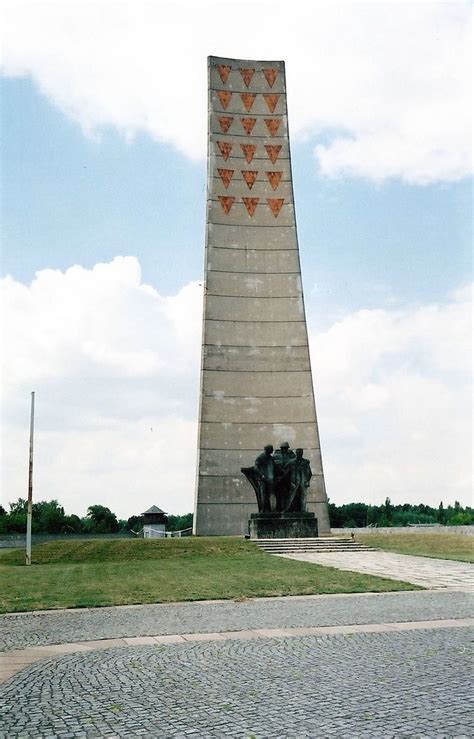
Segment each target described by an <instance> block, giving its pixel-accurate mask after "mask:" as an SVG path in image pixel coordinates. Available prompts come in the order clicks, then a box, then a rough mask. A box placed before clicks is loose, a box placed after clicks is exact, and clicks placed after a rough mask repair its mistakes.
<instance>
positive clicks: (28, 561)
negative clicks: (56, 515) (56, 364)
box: [26, 392, 35, 565]
mask: <svg viewBox="0 0 474 739" xmlns="http://www.w3.org/2000/svg"><path fill="white" fill-rule="evenodd" d="M34 424H35V394H34V392H32V393H31V414H30V455H29V464H28V509H27V513H26V564H27V565H30V564H31V522H32V518H33V433H34Z"/></svg>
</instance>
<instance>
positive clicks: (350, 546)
mask: <svg viewBox="0 0 474 739" xmlns="http://www.w3.org/2000/svg"><path fill="white" fill-rule="evenodd" d="M253 541H254V543H255V544H256V545H257V546H258V547H259V549H263V550H264V551H266V552H268V553H269V554H285V553H291V552H300V553H318V552H319V553H324V552H370V551H373V550H372V548H371V547H368V546H367V545H366V544H361V543H360V542H357V541H353V540H352V539H330V538H322V537H321V538H317V539H254V540H253Z"/></svg>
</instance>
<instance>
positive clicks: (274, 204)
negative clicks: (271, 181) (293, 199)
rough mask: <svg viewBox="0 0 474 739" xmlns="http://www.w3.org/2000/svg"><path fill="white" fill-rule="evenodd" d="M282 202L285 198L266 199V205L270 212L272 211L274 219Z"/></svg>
mask: <svg viewBox="0 0 474 739" xmlns="http://www.w3.org/2000/svg"><path fill="white" fill-rule="evenodd" d="M284 202H285V198H267V203H268V205H269V206H270V210H271V211H272V213H273V215H274V216H275V218H276V217H277V215H278V213H279V212H280V210H281V206H282V205H283V203H284Z"/></svg>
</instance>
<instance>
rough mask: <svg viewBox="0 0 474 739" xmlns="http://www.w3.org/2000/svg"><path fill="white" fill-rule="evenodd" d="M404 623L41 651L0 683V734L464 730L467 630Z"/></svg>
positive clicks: (245, 738) (249, 735)
mask: <svg viewBox="0 0 474 739" xmlns="http://www.w3.org/2000/svg"><path fill="white" fill-rule="evenodd" d="M405 626H407V625H406V624H405ZM410 626H411V628H407V629H406V630H404V631H398V630H397V629H396V628H392V629H390V630H386V629H379V630H378V631H377V632H374V633H371V632H370V631H367V630H366V631H364V627H361V631H359V632H358V633H357V632H352V633H351V631H350V629H349V630H347V631H346V633H344V634H339V635H322V634H320V635H319V636H318V635H316V634H308V635H300V636H290V637H288V635H285V634H281V635H277V636H275V637H274V638H268V636H266V635H265V634H264V633H262V634H261V635H260V638H244V637H243V635H240V636H239V635H235V636H233V637H232V638H226V636H225V635H221V639H220V640H209V641H208V640H206V641H204V642H203V641H201V640H199V639H196V638H195V639H194V641H191V642H189V641H187V640H186V641H184V642H181V643H173V644H164V643H157V642H155V643H154V644H149V645H143V646H137V645H135V646H128V647H122V648H110V649H104V650H97V649H96V650H94V651H91V652H89V653H86V654H85V653H84V652H75V653H72V654H69V655H65V656H61V657H59V658H58V657H56V658H51V659H49V660H46V661H43V662H39V663H38V664H36V665H33V666H31V667H29V668H27V669H25V670H23V671H22V672H20V673H19V674H18V675H17V676H16V677H15V678H13V679H12V680H10V681H9V682H8V683H7V684H6V685H5V687H4V688H3V691H1V693H0V714H1V715H2V716H3V722H2V729H0V737H4V738H7V737H8V739H23V738H25V737H66V738H69V737H71V738H72V737H104V736H114V737H136V736H148V737H163V738H164V737H188V736H192V735H194V736H196V737H219V738H222V737H235V738H236V739H238V738H239V739H240V738H241V739H260V738H261V739H264V738H268V739H271V738H274V739H276V738H280V737H294V738H296V737H298V738H301V737H351V739H352V738H353V737H372V738H373V739H381V738H385V737H406V738H407V739H408V737H410V738H411V737H456V738H457V739H460V737H466V739H467V738H468V737H471V736H472V733H471V726H472V724H471V723H470V721H471V718H472V714H470V701H472V698H471V695H470V692H469V682H470V680H469V678H470V675H471V669H470V666H471V667H472V663H471V659H470V658H471V656H472V650H471V649H470V645H471V644H472V641H471V642H470V639H469V636H470V634H469V630H468V629H467V628H465V627H463V626H458V627H457V628H439V627H438V628H436V626H437V625H436V624H433V625H432V626H435V628H430V627H428V628H427V627H426V626H425V627H424V628H417V627H416V625H410ZM207 637H209V635H207ZM227 637H229V635H227ZM471 639H472V632H471ZM471 706H472V703H471Z"/></svg>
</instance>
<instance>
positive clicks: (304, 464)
mask: <svg viewBox="0 0 474 739" xmlns="http://www.w3.org/2000/svg"><path fill="white" fill-rule="evenodd" d="M287 469H288V472H289V477H290V495H289V498H288V501H287V506H286V508H285V511H288V512H293V511H298V512H301V513H304V512H305V511H306V492H307V489H308V488H309V483H310V480H311V478H312V476H313V473H312V472H311V467H310V464H309V459H304V457H303V449H297V450H296V457H294V458H293V459H291V460H290V461H289V462H288V465H287Z"/></svg>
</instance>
